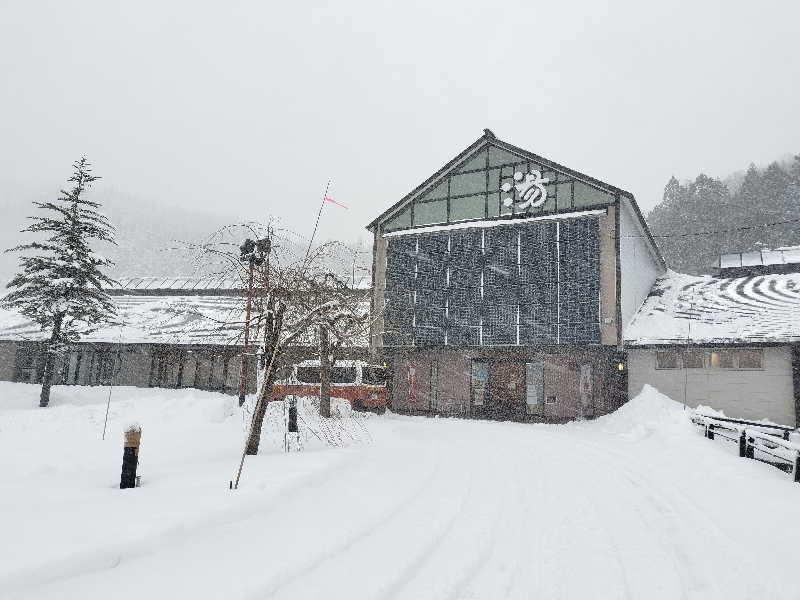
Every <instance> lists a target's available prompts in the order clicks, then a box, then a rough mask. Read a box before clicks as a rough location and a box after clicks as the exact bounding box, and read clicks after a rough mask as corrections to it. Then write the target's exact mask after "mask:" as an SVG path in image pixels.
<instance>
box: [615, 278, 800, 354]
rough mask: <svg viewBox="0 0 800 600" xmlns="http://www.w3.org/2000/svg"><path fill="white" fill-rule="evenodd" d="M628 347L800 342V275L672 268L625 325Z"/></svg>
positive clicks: (659, 280) (658, 281) (657, 282)
mask: <svg viewBox="0 0 800 600" xmlns="http://www.w3.org/2000/svg"><path fill="white" fill-rule="evenodd" d="M624 338H625V342H626V344H628V345H633V346H636V345H650V344H676V343H678V344H686V343H687V342H688V343H764V342H784V343H790V342H796V341H800V273H773V274H766V275H756V276H749V277H709V276H704V277H696V276H692V275H683V274H681V273H675V272H672V271H670V272H669V273H668V274H667V275H666V276H664V277H662V278H660V279H658V280H657V281H656V283H655V284H654V285H653V289H652V291H651V292H650V295H649V296H648V297H647V299H646V300H645V302H644V303H643V304H642V307H641V308H640V309H639V311H638V312H637V313H636V315H635V316H634V318H633V319H632V320H631V322H630V324H629V325H628V326H627V327H626V328H625V333H624Z"/></svg>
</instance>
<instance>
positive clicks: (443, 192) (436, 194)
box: [420, 177, 447, 200]
mask: <svg viewBox="0 0 800 600" xmlns="http://www.w3.org/2000/svg"><path fill="white" fill-rule="evenodd" d="M431 198H447V177H445V178H444V181H442V182H441V183H440V184H439V185H437V186H436V187H434V188H433V189H432V190H430V191H428V192H425V194H423V195H422V196H421V197H420V200H427V199H431Z"/></svg>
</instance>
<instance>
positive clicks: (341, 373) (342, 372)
mask: <svg viewBox="0 0 800 600" xmlns="http://www.w3.org/2000/svg"><path fill="white" fill-rule="evenodd" d="M355 382H356V368H355V367H333V369H331V383H355Z"/></svg>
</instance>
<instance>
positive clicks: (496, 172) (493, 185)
mask: <svg viewBox="0 0 800 600" xmlns="http://www.w3.org/2000/svg"><path fill="white" fill-rule="evenodd" d="M499 189H500V169H489V191H490V192H496V191H498V190H499Z"/></svg>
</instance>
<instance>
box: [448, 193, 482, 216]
mask: <svg viewBox="0 0 800 600" xmlns="http://www.w3.org/2000/svg"><path fill="white" fill-rule="evenodd" d="M485 214H486V194H479V195H477V196H467V197H466V198H453V199H452V200H451V201H450V221H451V222H453V221H463V220H465V219H482V218H483V217H484V215H485Z"/></svg>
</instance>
